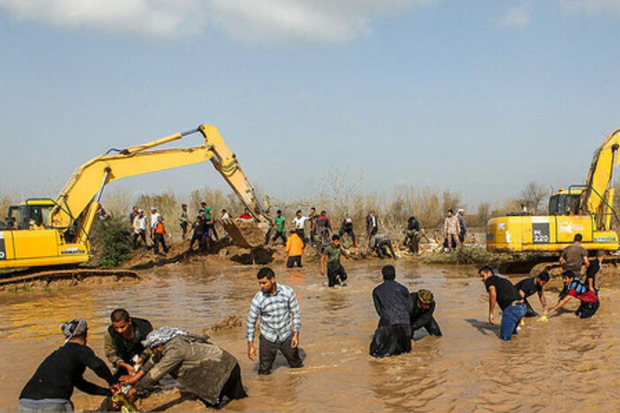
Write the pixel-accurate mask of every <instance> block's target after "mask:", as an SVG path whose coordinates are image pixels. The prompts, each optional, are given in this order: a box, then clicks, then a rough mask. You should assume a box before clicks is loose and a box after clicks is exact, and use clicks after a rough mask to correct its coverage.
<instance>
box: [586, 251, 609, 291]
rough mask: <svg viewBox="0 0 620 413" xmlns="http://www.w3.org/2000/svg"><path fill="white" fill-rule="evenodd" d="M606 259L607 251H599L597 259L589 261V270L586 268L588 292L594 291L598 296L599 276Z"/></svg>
mask: <svg viewBox="0 0 620 413" xmlns="http://www.w3.org/2000/svg"><path fill="white" fill-rule="evenodd" d="M604 258H605V251H603V250H598V251H597V252H596V258H594V259H591V260H589V265H588V268H586V280H585V283H586V285H587V286H588V290H591V291H594V292H595V293H596V295H598V287H597V282H596V281H597V274H598V273H599V271H600V270H601V267H602V265H603V259H604Z"/></svg>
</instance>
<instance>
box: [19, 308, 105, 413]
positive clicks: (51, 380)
mask: <svg viewBox="0 0 620 413" xmlns="http://www.w3.org/2000/svg"><path fill="white" fill-rule="evenodd" d="M61 330H62V332H63V334H64V336H65V337H66V338H67V339H66V341H65V344H64V345H63V346H62V347H60V348H59V349H57V350H56V351H54V352H53V353H52V354H50V355H49V356H48V357H47V358H46V359H45V360H43V362H42V363H41V364H40V365H39V367H38V368H37V371H35V373H34V375H33V376H32V378H31V379H30V380H28V383H26V385H25V386H24V388H23V390H22V392H21V394H20V395H19V406H18V411H19V412H22V413H34V412H42V411H45V412H72V411H73V403H72V402H71V395H72V394H73V388H74V387H77V388H78V389H80V390H82V391H83V392H84V393H88V394H92V395H100V396H110V395H111V394H112V392H111V390H110V388H108V387H100V386H98V385H96V384H94V383H91V382H89V381H86V380H85V379H84V377H83V374H84V371H85V370H86V367H88V368H89V369H91V370H92V371H94V372H95V374H96V375H97V376H99V377H101V378H102V379H104V380H105V381H106V382H107V383H108V385H109V386H110V387H111V386H112V384H113V381H114V380H113V378H112V373H111V372H110V369H109V368H108V366H106V364H105V362H104V361H103V360H101V359H100V358H99V357H97V356H95V353H94V352H93V350H92V349H91V348H90V347H88V346H87V345H86V341H87V337H88V325H87V324H86V320H84V319H83V318H77V319H74V320H71V321H68V322H66V323H64V324H63V325H62V326H61Z"/></svg>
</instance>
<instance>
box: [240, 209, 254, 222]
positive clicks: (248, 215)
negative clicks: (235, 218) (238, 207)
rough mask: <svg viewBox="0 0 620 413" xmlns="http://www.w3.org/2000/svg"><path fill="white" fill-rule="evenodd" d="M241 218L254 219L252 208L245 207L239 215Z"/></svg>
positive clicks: (245, 219)
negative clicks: (251, 212)
mask: <svg viewBox="0 0 620 413" xmlns="http://www.w3.org/2000/svg"><path fill="white" fill-rule="evenodd" d="M239 219H241V220H244V221H251V220H254V218H253V217H252V214H250V210H249V209H248V208H245V209H244V210H243V214H241V215H239Z"/></svg>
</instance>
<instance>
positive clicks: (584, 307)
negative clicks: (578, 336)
mask: <svg viewBox="0 0 620 413" xmlns="http://www.w3.org/2000/svg"><path fill="white" fill-rule="evenodd" d="M562 281H563V282H564V291H566V294H565V295H564V296H563V297H561V298H560V299H559V300H558V303H557V304H556V305H555V306H554V307H553V308H552V309H551V310H548V311H545V316H549V315H551V314H553V313H554V312H556V311H557V310H559V309H560V308H562V307H564V306H565V305H566V303H568V302H569V301H570V300H571V299H572V298H576V299H578V300H579V301H580V302H581V305H580V306H579V308H578V309H577V311H575V315H576V316H577V317H579V318H590V317H592V316H593V315H594V314H596V312H597V310H598V308H599V306H600V302H599V299H598V296H597V295H596V293H595V292H594V291H592V290H589V289H588V287H587V286H586V284H585V283H584V282H583V281H581V280H580V279H579V277H577V275H575V273H574V272H572V271H570V270H567V271H564V272H563V273H562Z"/></svg>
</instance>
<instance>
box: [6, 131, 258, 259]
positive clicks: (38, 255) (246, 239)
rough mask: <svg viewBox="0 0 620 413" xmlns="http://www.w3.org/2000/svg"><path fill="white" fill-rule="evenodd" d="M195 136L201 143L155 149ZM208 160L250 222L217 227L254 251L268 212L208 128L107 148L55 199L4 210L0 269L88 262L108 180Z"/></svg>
mask: <svg viewBox="0 0 620 413" xmlns="http://www.w3.org/2000/svg"><path fill="white" fill-rule="evenodd" d="M195 133H200V134H202V136H203V137H204V144H203V145H199V146H193V147H186V148H170V149H157V150H153V148H156V147H158V146H161V145H165V144H168V143H170V142H173V141H177V140H179V139H181V138H184V137H186V136H189V135H193V134H195ZM209 160H210V161H211V163H212V164H213V166H214V167H215V169H216V170H217V171H218V172H219V173H220V174H221V175H222V177H223V178H224V179H225V180H226V182H228V184H229V185H230V187H231V188H232V189H233V191H234V192H235V193H236V194H237V196H238V197H239V199H240V200H241V201H242V203H243V204H244V205H245V206H246V207H247V208H248V209H249V210H250V212H251V214H252V216H253V218H254V220H253V221H251V222H236V221H235V220H233V219H226V220H223V221H222V222H221V223H222V225H223V226H224V229H225V230H226V232H227V233H228V234H229V235H230V236H231V238H232V239H233V241H234V242H235V243H236V244H238V245H240V246H242V247H250V248H253V247H257V246H259V245H260V244H262V242H263V241H264V234H265V232H266V231H267V230H268V228H269V223H270V217H269V214H268V209H266V208H264V207H263V205H262V204H261V203H260V202H259V201H258V199H257V197H256V194H255V191H254V188H253V187H252V185H251V184H250V181H249V180H248V178H247V176H246V175H245V173H244V172H243V169H242V168H241V166H240V165H239V162H238V161H237V158H236V156H235V154H234V153H233V152H232V151H231V150H230V149H229V148H228V146H227V145H226V143H225V142H224V140H223V139H222V137H221V135H220V133H219V132H218V130H217V129H216V128H215V127H214V126H211V125H200V126H199V127H198V128H196V129H193V130H190V131H187V132H182V133H176V134H174V135H170V136H167V137H165V138H161V139H158V140H155V141H152V142H149V143H146V144H143V145H138V146H132V147H129V148H126V149H122V150H116V149H111V150H110V151H108V152H107V153H106V154H104V155H101V156H98V157H96V158H94V159H92V160H90V161H88V162H86V163H85V164H84V165H82V166H81V167H79V168H78V169H77V170H76V171H75V172H74V174H73V176H72V177H71V179H70V180H69V182H68V183H67V184H66V185H65V187H64V189H63V190H62V192H61V193H60V194H59V195H58V197H56V199H45V198H35V199H28V200H26V201H24V202H22V203H20V204H19V205H16V206H11V207H10V208H9V212H8V217H7V218H6V222H4V223H2V224H3V225H2V229H0V270H14V269H18V268H30V267H49V266H51V267H53V266H67V265H76V264H80V263H84V262H87V261H88V260H89V258H90V255H91V251H90V246H91V244H90V240H89V233H90V230H91V227H92V225H93V222H94V220H95V218H96V216H97V214H98V212H99V211H100V209H101V206H100V203H99V202H100V200H101V196H102V194H103V190H104V188H105V187H106V185H108V184H109V183H110V182H112V181H114V180H117V179H121V178H126V177H129V176H135V175H141V174H146V173H149V172H155V171H161V170H165V169H171V168H176V167H180V166H185V165H192V164H197V163H201V162H205V161H209Z"/></svg>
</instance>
